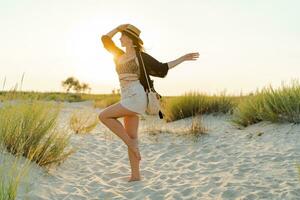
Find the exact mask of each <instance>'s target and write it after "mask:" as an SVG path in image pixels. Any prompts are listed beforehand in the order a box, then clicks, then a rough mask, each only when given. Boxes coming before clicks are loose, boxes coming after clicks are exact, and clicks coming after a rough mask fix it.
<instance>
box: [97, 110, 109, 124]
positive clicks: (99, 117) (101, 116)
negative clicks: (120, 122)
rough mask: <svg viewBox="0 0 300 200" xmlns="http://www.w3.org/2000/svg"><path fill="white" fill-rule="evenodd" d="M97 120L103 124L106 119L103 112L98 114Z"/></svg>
mask: <svg viewBox="0 0 300 200" xmlns="http://www.w3.org/2000/svg"><path fill="white" fill-rule="evenodd" d="M98 119H99V121H101V122H104V121H105V119H107V117H106V115H105V112H103V111H102V112H100V113H99V115H98Z"/></svg>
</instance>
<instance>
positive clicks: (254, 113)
mask: <svg viewBox="0 0 300 200" xmlns="http://www.w3.org/2000/svg"><path fill="white" fill-rule="evenodd" d="M233 116H234V119H233V122H235V123H237V124H239V125H242V126H248V125H251V124H254V123H257V122H260V121H271V122H291V123H299V122H300V85H299V82H298V81H292V83H291V85H285V84H284V83H282V85H281V87H279V88H278V89H274V88H273V87H272V86H268V87H265V88H263V89H262V90H261V91H256V93H255V94H254V95H253V96H251V97H249V98H247V99H245V100H243V101H242V102H240V104H239V105H238V106H237V108H236V109H235V110H234V113H233Z"/></svg>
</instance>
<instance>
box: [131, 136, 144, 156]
mask: <svg viewBox="0 0 300 200" xmlns="http://www.w3.org/2000/svg"><path fill="white" fill-rule="evenodd" d="M132 140H133V144H132V147H130V148H131V150H132V152H133V153H134V155H135V156H136V157H137V159H138V160H142V157H141V154H140V150H139V145H138V139H132Z"/></svg>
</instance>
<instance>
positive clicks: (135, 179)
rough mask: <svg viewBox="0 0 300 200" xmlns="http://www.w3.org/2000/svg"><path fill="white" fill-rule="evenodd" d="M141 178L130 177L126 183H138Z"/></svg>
mask: <svg viewBox="0 0 300 200" xmlns="http://www.w3.org/2000/svg"><path fill="white" fill-rule="evenodd" d="M140 180H141V177H130V178H129V180H128V182H132V181H140Z"/></svg>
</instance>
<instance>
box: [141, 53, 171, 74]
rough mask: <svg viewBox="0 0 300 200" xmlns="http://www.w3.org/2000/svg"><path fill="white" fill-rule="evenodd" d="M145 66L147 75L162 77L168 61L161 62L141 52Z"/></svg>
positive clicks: (165, 71)
mask: <svg viewBox="0 0 300 200" xmlns="http://www.w3.org/2000/svg"><path fill="white" fill-rule="evenodd" d="M141 55H142V58H143V61H144V65H145V68H146V70H147V72H148V74H149V75H152V76H156V77H161V78H164V77H165V76H166V75H167V73H168V70H169V66H168V63H162V62H159V61H158V60H156V59H155V58H153V57H152V56H151V55H149V54H147V53H145V52H141Z"/></svg>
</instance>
